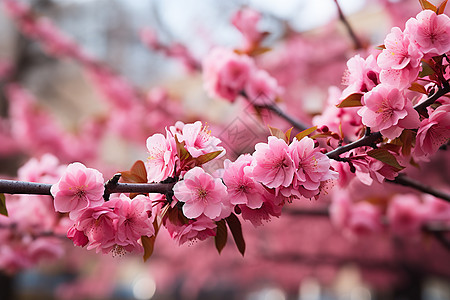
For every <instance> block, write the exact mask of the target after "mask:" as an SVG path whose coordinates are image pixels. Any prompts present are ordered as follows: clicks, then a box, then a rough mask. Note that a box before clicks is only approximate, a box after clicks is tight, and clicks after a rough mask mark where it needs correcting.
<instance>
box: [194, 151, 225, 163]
mask: <svg viewBox="0 0 450 300" xmlns="http://www.w3.org/2000/svg"><path fill="white" fill-rule="evenodd" d="M220 153H222V150H220V151H214V152H211V153H206V154H203V155H200V156H199V157H196V158H193V160H194V161H195V165H196V166H201V165H203V164H205V163H207V162H208V161H211V160H213V159H214V158H216V157H217V156H219V154H220Z"/></svg>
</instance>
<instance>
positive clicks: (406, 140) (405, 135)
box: [400, 129, 415, 156]
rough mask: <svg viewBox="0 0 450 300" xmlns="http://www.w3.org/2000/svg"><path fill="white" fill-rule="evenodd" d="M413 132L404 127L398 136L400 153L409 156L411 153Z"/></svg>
mask: <svg viewBox="0 0 450 300" xmlns="http://www.w3.org/2000/svg"><path fill="white" fill-rule="evenodd" d="M414 138H415V136H414V132H413V131H412V130H408V129H405V130H403V132H402V135H401V136H400V140H401V141H402V143H403V145H402V155H403V156H409V155H410V154H411V148H412V144H413V142H414Z"/></svg>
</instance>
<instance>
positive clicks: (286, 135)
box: [284, 127, 294, 144]
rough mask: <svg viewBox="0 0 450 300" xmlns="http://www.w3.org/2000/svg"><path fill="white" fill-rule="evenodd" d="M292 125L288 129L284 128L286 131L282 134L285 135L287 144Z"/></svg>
mask: <svg viewBox="0 0 450 300" xmlns="http://www.w3.org/2000/svg"><path fill="white" fill-rule="evenodd" d="M293 128H294V127H291V128H289V129H288V130H286V132H285V133H284V136H285V137H286V143H288V144H289V141H290V140H291V133H292V129H293Z"/></svg>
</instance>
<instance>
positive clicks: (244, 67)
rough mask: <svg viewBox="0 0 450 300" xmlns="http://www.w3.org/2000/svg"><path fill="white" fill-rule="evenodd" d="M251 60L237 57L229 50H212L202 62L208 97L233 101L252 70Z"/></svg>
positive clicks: (240, 56) (243, 56) (244, 56)
mask: <svg viewBox="0 0 450 300" xmlns="http://www.w3.org/2000/svg"><path fill="white" fill-rule="evenodd" d="M253 68H255V66H254V62H253V60H252V59H251V58H250V57H248V56H247V55H238V54H236V53H234V52H233V51H232V50H231V49H225V48H214V49H213V50H212V51H210V52H209V53H208V56H207V57H206V58H205V59H204V60H203V80H204V87H205V89H206V91H207V92H208V95H209V96H210V97H220V98H224V99H227V100H229V101H231V102H233V101H235V100H236V98H237V97H238V96H239V94H240V93H241V92H242V91H243V90H244V87H245V85H246V83H247V81H248V78H249V76H250V73H251V71H252V69H253Z"/></svg>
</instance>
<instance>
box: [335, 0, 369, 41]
mask: <svg viewBox="0 0 450 300" xmlns="http://www.w3.org/2000/svg"><path fill="white" fill-rule="evenodd" d="M334 2H335V3H336V7H337V10H338V13H339V19H340V20H341V22H342V23H343V24H344V26H345V28H346V29H347V32H348V34H349V35H350V37H351V38H352V40H353V44H355V49H363V48H364V47H363V44H362V43H361V41H360V40H359V38H358V37H357V36H356V34H355V32H354V31H353V28H352V26H350V23H349V22H348V21H347V18H346V17H345V15H344V13H343V12H342V9H341V6H340V5H339V2H338V0H334Z"/></svg>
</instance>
